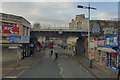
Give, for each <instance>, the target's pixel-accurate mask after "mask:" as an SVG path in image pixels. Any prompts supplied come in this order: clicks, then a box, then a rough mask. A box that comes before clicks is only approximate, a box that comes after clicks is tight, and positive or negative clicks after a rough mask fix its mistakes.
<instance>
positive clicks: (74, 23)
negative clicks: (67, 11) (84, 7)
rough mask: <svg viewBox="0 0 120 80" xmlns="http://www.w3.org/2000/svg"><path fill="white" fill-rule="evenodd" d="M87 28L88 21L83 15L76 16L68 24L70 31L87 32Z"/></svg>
mask: <svg viewBox="0 0 120 80" xmlns="http://www.w3.org/2000/svg"><path fill="white" fill-rule="evenodd" d="M88 26H89V19H88V18H85V15H84V14H81V15H76V17H75V19H72V20H71V22H70V23H69V28H70V29H80V30H82V31H87V30H88Z"/></svg>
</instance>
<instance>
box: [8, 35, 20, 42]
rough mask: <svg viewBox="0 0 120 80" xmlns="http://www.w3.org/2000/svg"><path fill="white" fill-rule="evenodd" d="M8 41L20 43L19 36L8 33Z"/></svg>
mask: <svg viewBox="0 0 120 80" xmlns="http://www.w3.org/2000/svg"><path fill="white" fill-rule="evenodd" d="M9 41H10V43H21V36H16V35H10V36H9Z"/></svg>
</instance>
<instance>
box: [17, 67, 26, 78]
mask: <svg viewBox="0 0 120 80" xmlns="http://www.w3.org/2000/svg"><path fill="white" fill-rule="evenodd" d="M26 70H27V69H25V70H23V71H22V72H21V73H19V74H18V75H17V77H16V78H18V77H19V76H20V75H22V74H23V73H24V72H25V71H26Z"/></svg>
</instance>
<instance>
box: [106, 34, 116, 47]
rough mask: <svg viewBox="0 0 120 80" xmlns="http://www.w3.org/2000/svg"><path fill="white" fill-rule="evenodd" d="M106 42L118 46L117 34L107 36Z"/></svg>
mask: <svg viewBox="0 0 120 80" xmlns="http://www.w3.org/2000/svg"><path fill="white" fill-rule="evenodd" d="M106 44H107V45H111V46H118V36H117V35H111V36H107V37H106Z"/></svg>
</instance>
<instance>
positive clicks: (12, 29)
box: [0, 25, 19, 35]
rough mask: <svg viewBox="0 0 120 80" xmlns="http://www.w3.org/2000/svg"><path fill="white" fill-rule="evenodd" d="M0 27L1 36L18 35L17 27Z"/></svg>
mask: <svg viewBox="0 0 120 80" xmlns="http://www.w3.org/2000/svg"><path fill="white" fill-rule="evenodd" d="M0 27H2V31H1V33H2V34H16V35H17V34H19V28H18V27H11V26H1V25H0Z"/></svg>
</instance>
